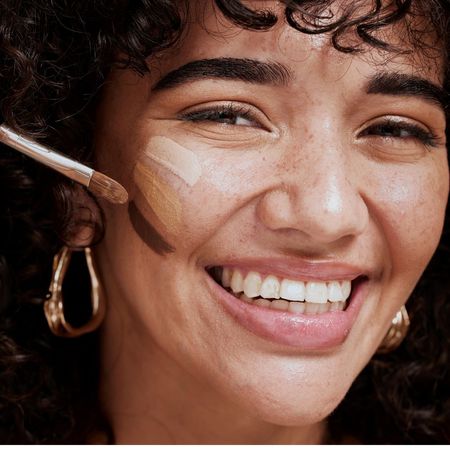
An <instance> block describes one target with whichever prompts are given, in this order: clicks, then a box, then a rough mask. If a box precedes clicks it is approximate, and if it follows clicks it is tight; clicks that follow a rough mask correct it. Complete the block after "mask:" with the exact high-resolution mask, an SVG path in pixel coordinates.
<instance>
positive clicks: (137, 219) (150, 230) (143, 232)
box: [128, 202, 175, 255]
mask: <svg viewBox="0 0 450 450" xmlns="http://www.w3.org/2000/svg"><path fill="white" fill-rule="evenodd" d="M128 215H129V216H130V221H131V224H132V225H133V228H134V230H135V231H136V233H137V235H138V236H139V237H140V238H141V239H142V240H143V241H144V242H145V243H146V244H147V245H148V246H149V247H150V248H151V249H152V250H153V251H154V252H156V253H158V254H159V255H164V254H166V253H173V252H174V251H175V249H174V248H173V247H172V246H171V245H170V244H169V243H167V242H166V241H165V240H164V238H163V237H162V236H161V235H160V234H159V233H158V231H157V230H156V229H155V228H154V227H153V225H152V224H150V223H149V222H148V221H147V219H146V218H145V217H144V216H143V215H142V213H141V212H140V211H139V209H138V208H137V206H136V205H135V203H134V202H130V204H129V205H128Z"/></svg>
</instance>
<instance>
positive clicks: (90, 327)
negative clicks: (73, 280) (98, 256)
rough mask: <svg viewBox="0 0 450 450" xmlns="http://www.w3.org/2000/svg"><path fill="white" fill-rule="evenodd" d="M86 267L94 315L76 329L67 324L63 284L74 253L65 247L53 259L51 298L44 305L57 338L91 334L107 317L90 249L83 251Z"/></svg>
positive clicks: (47, 317)
mask: <svg viewBox="0 0 450 450" xmlns="http://www.w3.org/2000/svg"><path fill="white" fill-rule="evenodd" d="M83 252H84V256H85V258H86V265H87V269H88V272H89V276H90V282H91V308H92V314H91V318H90V319H89V321H88V322H87V323H86V324H84V325H82V326H80V327H74V326H72V325H70V323H68V322H67V320H66V317H65V314H64V301H63V292H62V291H63V284H64V278H65V276H66V273H67V269H68V267H69V264H70V261H71V259H72V253H73V251H72V250H71V249H69V248H68V247H63V248H62V249H61V251H60V252H59V253H58V254H56V255H55V257H54V259H53V275H52V281H51V284H50V289H49V290H50V297H49V298H48V299H47V300H46V301H45V303H44V312H45V317H46V319H47V322H48V325H49V327H50V330H51V331H52V333H53V334H55V335H56V336H61V337H77V336H81V335H83V334H86V333H90V332H91V331H94V330H95V329H97V328H98V327H99V325H100V324H101V322H102V320H103V317H104V315H105V305H104V302H103V299H102V295H101V288H100V283H99V280H98V276H97V273H96V269H95V264H94V260H93V258H92V251H91V249H90V248H85V249H84V250H83Z"/></svg>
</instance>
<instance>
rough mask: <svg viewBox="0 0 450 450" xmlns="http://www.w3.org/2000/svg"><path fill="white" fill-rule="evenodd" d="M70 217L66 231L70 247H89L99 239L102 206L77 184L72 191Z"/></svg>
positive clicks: (66, 241)
mask: <svg viewBox="0 0 450 450" xmlns="http://www.w3.org/2000/svg"><path fill="white" fill-rule="evenodd" d="M70 201H71V207H70V215H71V216H70V217H68V219H67V227H66V229H65V232H64V238H65V243H66V245H67V246H68V247H69V248H85V247H89V246H90V245H92V244H93V243H95V241H96V240H97V239H98V230H99V229H101V228H102V213H101V209H100V206H99V205H98V204H97V202H96V200H95V198H93V197H92V196H91V195H90V194H89V193H88V192H87V191H86V190H85V189H83V188H82V187H80V186H76V187H75V189H74V190H73V191H72V193H71V198H70Z"/></svg>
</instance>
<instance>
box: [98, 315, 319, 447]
mask: <svg viewBox="0 0 450 450" xmlns="http://www.w3.org/2000/svg"><path fill="white" fill-rule="evenodd" d="M110 318H111V316H110ZM112 321H113V320H108V321H107V323H106V324H105V327H104V332H103V345H102V347H103V348H102V355H103V359H102V372H101V380H100V386H101V394H100V395H101V401H102V404H103V406H104V410H105V413H106V415H107V418H108V420H109V421H110V424H111V426H112V429H113V432H114V436H115V441H116V443H117V444H144V443H145V444H294V443H297V444H318V443H321V442H322V441H323V439H324V435H325V425H324V423H323V422H319V423H317V424H313V425H308V426H304V427H302V426H300V427H299V426H295V427H290V426H289V427H288V426H281V425H277V424H273V423H269V422H267V421H264V420H262V419H261V418H258V417H257V416H256V415H255V414H252V413H253V412H252V411H246V410H243V409H242V408H240V407H239V406H238V405H237V404H236V403H234V402H233V401H232V400H231V399H229V398H226V396H224V395H221V393H220V392H218V391H217V389H214V387H212V386H210V385H208V384H207V383H206V382H205V381H204V380H202V381H199V379H197V378H196V376H195V374H191V373H189V372H188V371H187V370H185V369H184V368H182V367H180V366H179V365H178V364H177V363H176V362H174V360H173V359H172V358H171V357H170V356H168V355H166V354H165V353H164V352H163V351H162V350H161V349H160V348H158V347H157V346H156V345H155V344H154V343H152V342H151V337H150V336H148V335H147V338H146V339H143V337H142V334H140V333H139V331H137V330H135V329H133V328H132V327H130V328H129V329H127V330H123V331H122V333H118V332H117V331H118V329H120V328H121V327H119V328H118V327H117V323H116V324H113V323H111V322H112ZM122 325H123V322H122ZM144 341H145V346H144V345H143V342H144Z"/></svg>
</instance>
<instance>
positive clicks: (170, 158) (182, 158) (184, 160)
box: [144, 136, 202, 186]
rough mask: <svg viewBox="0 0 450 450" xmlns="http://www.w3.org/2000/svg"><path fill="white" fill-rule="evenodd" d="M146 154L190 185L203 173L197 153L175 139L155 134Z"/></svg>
mask: <svg viewBox="0 0 450 450" xmlns="http://www.w3.org/2000/svg"><path fill="white" fill-rule="evenodd" d="M144 155H145V157H146V158H149V159H151V160H153V161H155V162H156V163H158V164H159V165H161V166H163V167H165V168H166V169H167V170H169V171H170V172H172V173H173V174H174V175H176V176H178V177H179V178H181V179H182V180H183V181H184V182H185V183H186V184H188V185H189V186H194V184H195V183H197V181H198V180H199V178H200V177H201V175H202V168H201V165H200V162H199V161H198V157H197V155H196V154H195V153H194V152H193V151H192V150H189V149H188V148H186V147H183V146H182V145H180V144H179V143H178V142H175V141H174V140H173V139H170V138H166V137H164V136H154V137H153V138H152V139H150V141H149V143H148V145H147V148H146V150H145V153H144Z"/></svg>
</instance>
